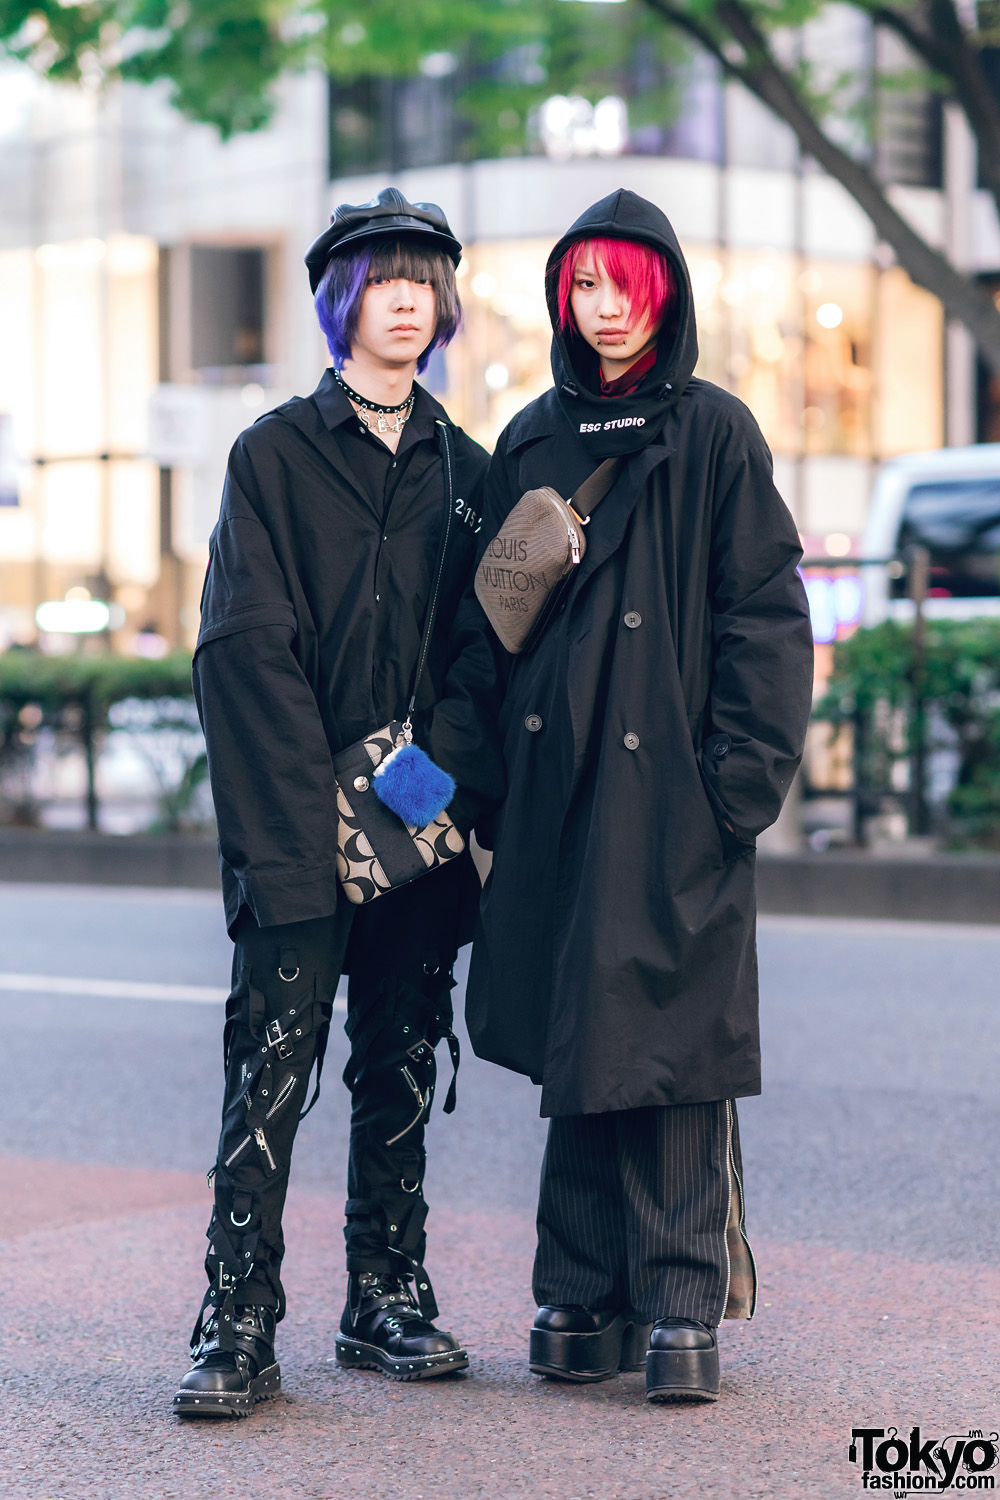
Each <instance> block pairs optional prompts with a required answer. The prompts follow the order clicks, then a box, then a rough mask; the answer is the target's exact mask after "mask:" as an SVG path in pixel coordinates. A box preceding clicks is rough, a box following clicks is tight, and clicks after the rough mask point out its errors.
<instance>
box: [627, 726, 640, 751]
mask: <svg viewBox="0 0 1000 1500" xmlns="http://www.w3.org/2000/svg"><path fill="white" fill-rule="evenodd" d="M638 748H639V736H638V735H637V734H633V733H632V731H631V729H630V730H629V732H628V734H627V735H626V736H625V749H626V750H638Z"/></svg>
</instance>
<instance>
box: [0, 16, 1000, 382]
mask: <svg viewBox="0 0 1000 1500" xmlns="http://www.w3.org/2000/svg"><path fill="white" fill-rule="evenodd" d="M846 3H847V4H848V5H850V6H851V7H853V9H855V10H856V11H861V12H863V14H864V15H865V16H866V17H868V18H869V19H870V20H871V21H873V22H874V23H875V24H876V25H877V26H878V27H881V28H882V29H884V30H885V31H888V32H891V33H892V34H893V35H894V36H895V37H896V38H897V39H898V40H899V41H900V42H901V43H902V44H903V46H904V47H905V48H906V49H907V52H908V55H909V56H910V57H911V58H912V60H913V67H912V68H909V69H906V70H903V72H901V73H900V74H898V75H897V76H896V78H895V82H896V84H898V85H900V86H906V85H907V84H908V83H909V84H912V82H913V80H914V78H916V77H917V76H918V71H917V70H919V76H920V77H921V78H922V79H923V80H924V82H925V83H928V84H930V85H932V86H933V87H935V88H937V89H938V90H940V92H941V93H942V94H943V95H945V96H946V97H947V98H948V99H949V100H951V101H953V102H955V103H957V104H958V105H960V106H961V108H962V109H963V110H964V112H965V116H966V119H967V120H968V123H969V126H970V129H971V131H972V133H973V135H974V136H975V138H976V141H977V142H978V146H979V161H980V169H981V172H982V176H983V181H984V183H985V184H986V186H987V187H988V188H989V190H990V191H991V192H992V194H993V197H994V200H995V201H996V203H997V206H998V210H1000V98H998V91H997V89H996V87H995V84H994V81H993V78H992V76H991V73H990V65H991V64H990V60H991V58H993V57H994V56H995V55H996V51H997V49H998V48H1000V0H979V3H978V4H975V5H973V6H971V7H970V6H969V5H968V4H966V3H965V0H846ZM824 9H826V5H825V4H824V0H626V3H624V4H620V5H618V4H616V5H612V4H607V5H600V4H598V5H584V4H580V3H576V0H405V3H400V0H82V3H80V4H74V3H72V0H0V53H3V52H4V51H6V53H7V54H8V55H10V56H13V57H18V58H21V59H23V60H26V61H28V62H31V63H32V64H33V65H34V66H35V67H37V68H39V69H40V70H41V71H43V72H46V73H48V74H49V75H50V76H52V77H56V78H62V79H73V78H80V77H88V78H100V77H124V78H132V79H138V80H140V81H142V82H151V81H153V80H156V79H166V80H169V82H170V84H171V86H172V97H173V100H174V102H175V104H176V105H177V106H178V108H180V109H181V110H183V112H184V113H186V114H187V115H189V116H190V117H191V118H192V119H196V120H204V121H208V122H210V123H211V124H213V125H215V126H216V127H217V129H218V130H219V131H220V133H221V134H222V135H223V136H227V135H231V134H233V133H234V132H236V131H242V130H253V129H257V128H259V127H260V126H261V125H263V124H265V123H266V122H267V120H268V119H269V118H270V116H271V113H272V111H273V107H274V106H273V94H272V85H273V83H274V81H275V80H276V78H277V77H278V75H279V74H280V73H281V72H283V71H284V70H286V69H288V68H295V67H301V66H304V65H305V64H306V63H307V62H309V61H320V62H322V64H323V65H324V66H325V67H326V68H327V69H328V70H329V71H330V73H331V74H332V75H333V76H334V77H335V78H340V79H342V80H343V81H345V82H347V81H350V80H352V79H355V78H358V77H361V76H365V75H368V76H375V77H379V76H383V77H388V76H392V75H399V74H412V73H414V72H416V71H418V70H419V69H420V68H422V67H423V68H426V67H427V66H428V63H429V61H430V60H431V59H434V58H438V59H440V58H441V56H442V55H443V54H454V55H455V56H456V57H457V58H459V59H461V60H462V61H463V63H464V64H465V65H466V66H467V67H468V70H469V78H468V84H467V87H466V88H465V90H464V92H463V94H462V96H461V97H460V100H459V106H460V108H461V109H462V110H464V111H465V112H466V114H467V118H468V120H469V124H470V133H471V134H472V135H473V136H474V137H475V142H476V150H477V152H479V153H480V154H492V153H494V152H501V153H502V152H506V151H508V150H512V149H515V148H516V146H517V143H520V144H521V146H522V147H523V144H524V139H525V123H526V119H527V115H528V113H529V111H530V109H531V107H532V105H533V104H535V103H537V102H538V101H539V99H541V98H542V97H544V96H545V95H546V94H552V93H567V92H576V93H581V94H583V95H584V96H585V97H587V98H590V99H593V98H595V97H597V96H598V95H599V94H600V93H601V92H604V91H606V86H607V81H608V80H609V79H611V77H612V76H613V75H614V73H615V71H616V69H617V68H618V67H619V66H620V63H621V61H622V59H623V58H624V57H625V56H626V55H627V54H628V53H629V52H632V53H634V49H635V46H636V44H637V42H641V43H644V44H646V45H648V46H650V47H651V48H653V49H654V50H655V51H657V52H658V53H659V55H660V56H661V57H663V56H669V55H676V49H677V45H678V39H679V38H683V39H686V41H687V42H688V43H690V42H694V43H696V44H697V45H698V46H699V47H700V48H702V49H704V50H705V51H707V52H708V53H709V54H710V55H711V56H712V57H714V58H715V60H716V62H717V63H718V66H719V67H720V69H721V70H722V72H723V73H724V74H725V75H726V76H727V77H729V78H732V79H734V80H737V81H738V82H740V83H742V84H743V85H744V87H746V88H747V89H749V90H750V91H751V92H752V93H753V94H755V95H756V96H757V98H758V99H760V100H761V101H762V102H763V103H764V104H765V105H766V106H767V107H768V108H769V109H770V110H772V111H773V112H774V113H775V114H776V115H777V116H778V118H779V119H781V120H783V121H784V122H785V123H786V124H787V125H788V126H789V127H790V128H791V130H792V131H793V132H794V134H795V136H796V137H797V139H798V142H799V145H800V147H801V148H802V151H803V153H804V154H805V155H806V156H809V157H813V158H814V159H815V160H816V161H817V162H819V164H820V165H821V166H822V167H823V168H824V169H825V170H826V171H827V172H829V173H830V175H831V176H832V177H834V178H835V179H836V180H837V181H838V182H839V183H841V185H842V186H843V187H844V188H846V190H847V191H848V192H849V193H850V194H851V196H852V197H853V198H854V199H855V200H856V202H857V203H858V204H859V205H860V206H861V208H862V209H863V210H864V211H865V213H866V214H867V215H868V216H869V218H870V219H871V221H872V223H873V225H874V227H875V231H876V233H877V234H878V236H879V238H880V239H882V240H884V241H885V243H886V244H887V245H889V246H890V247H891V248H892V250H893V251H894V252H895V254H896V257H897V258H898V260H899V263H900V265H902V266H903V268H904V269H905V270H906V271H907V272H908V274H909V275H910V276H911V278H912V279H913V280H914V281H915V282H917V283H918V285H920V286H923V287H926V288H927V289H928V290H929V291H931V292H933V293H934V295H935V296H937V297H939V298H940V299H941V302H942V303H943V304H944V307H945V311H946V313H947V315H948V317H949V318H953V319H956V320H958V321H960V322H962V323H964V324H965V325H966V327H967V328H969V330H970V331H971V332H972V334H973V336H974V338H975V339H976V342H977V344H978V346H979V349H980V351H981V353H982V355H983V357H984V359H985V360H986V361H987V363H988V364H989V365H990V366H991V367H992V369H993V370H994V371H995V372H996V373H998V374H1000V310H998V308H997V307H996V306H995V305H994V303H993V300H992V298H991V296H990V295H989V293H988V291H987V290H986V288H985V287H983V286H982V285H980V283H979V282H978V280H977V278H976V277H975V276H973V275H969V274H968V273H967V272H966V271H965V270H964V269H963V267H962V266H960V265H957V264H955V263H954V262H953V261H952V260H951V259H949V256H948V255H947V254H946V253H945V252H944V251H942V250H941V249H939V248H938V247H936V246H935V245H933V244H931V243H930V241H929V240H928V239H926V238H925V237H924V236H923V235H922V234H921V233H920V232H918V230H917V229H915V228H913V227H912V226H911V224H910V223H909V221H908V220H907V219H906V218H905V217H904V215H903V214H902V213H901V212H900V211H899V209H898V208H897V207H896V205H895V204H894V202H893V201H892V199H891V196H890V195H889V194H888V193H887V192H886V188H885V184H884V183H882V182H880V181H879V180H878V178H877V175H876V173H875V171H874V169H873V164H872V160H871V137H872V128H873V127H872V119H871V110H870V102H871V98H870V96H871V91H870V90H869V89H867V86H866V85H864V84H863V81H862V80H859V78H858V77H857V76H856V75H854V74H849V75H845V74H844V73H842V72H841V73H837V72H836V71H835V70H832V69H831V66H830V63H829V60H828V59H825V58H823V57H822V56H819V57H811V56H810V55H809V53H808V50H807V49H804V48H803V46H802V45H801V42H802V37H803V28H804V27H806V25H807V23H810V22H813V21H815V20H816V19H817V18H818V17H820V16H821V14H822V12H823V11H824ZM501 61H502V62H503V66H502V67H500V68H499V69H498V70H497V69H494V70H493V71H492V72H491V70H490V67H489V64H490V63H491V62H492V63H494V64H498V63H500V62H501ZM880 82H881V83H882V84H883V85H884V83H885V80H880ZM640 92H641V95H642V97H641V99H640V100H638V101H632V103H633V112H635V110H636V109H638V110H642V109H648V110H650V111H652V112H654V114H655V112H657V111H659V113H660V117H661V118H662V114H663V110H664V109H665V108H666V107H667V105H668V99H669V89H667V88H657V87H656V86H653V87H651V88H650V89H645V88H644V89H643V90H641V91H640Z"/></svg>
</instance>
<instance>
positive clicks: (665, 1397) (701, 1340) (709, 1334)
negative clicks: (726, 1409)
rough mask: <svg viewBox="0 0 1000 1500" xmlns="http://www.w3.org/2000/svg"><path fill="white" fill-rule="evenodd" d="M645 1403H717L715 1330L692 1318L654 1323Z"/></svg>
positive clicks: (717, 1357)
mask: <svg viewBox="0 0 1000 1500" xmlns="http://www.w3.org/2000/svg"><path fill="white" fill-rule="evenodd" d="M646 1399H647V1400H648V1401H718V1399H719V1345H718V1343H717V1341H716V1337H715V1329H714V1328H709V1327H708V1325H707V1323H696V1322H695V1321H694V1319H693V1318H661V1319H660V1321H659V1322H658V1323H654V1325H653V1331H652V1333H651V1334H650V1337H649V1352H648V1353H647V1355H646Z"/></svg>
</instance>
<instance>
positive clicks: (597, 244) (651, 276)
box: [558, 240, 674, 329]
mask: <svg viewBox="0 0 1000 1500" xmlns="http://www.w3.org/2000/svg"><path fill="white" fill-rule="evenodd" d="M588 250H589V251H591V252H592V253H593V254H594V255H595V256H596V258H597V259H598V260H599V261H600V262H601V265H602V266H603V267H604V269H605V271H607V273H608V275H609V276H610V277H611V280H612V281H613V282H614V283H615V285H616V286H617V287H619V288H620V289H621V290H622V291H623V292H624V293H625V295H626V296H627V297H628V299H629V303H630V305H631V309H632V312H633V313H634V315H635V316H636V317H638V318H643V319H645V318H646V317H648V318H649V320H650V322H653V323H655V322H657V321H658V320H659V319H660V318H662V316H663V313H664V311H665V310H666V307H667V304H668V303H669V301H670V299H671V298H672V297H673V295H674V278H673V275H672V274H671V270H670V266H669V265H668V263H667V260H666V257H665V256H663V255H660V254H658V252H657V251H656V250H654V249H653V248H652V246H651V245H644V244H643V243H642V242H641V241H640V240H577V242H576V243H575V244H574V245H570V247H569V249H568V250H567V251H566V254H565V255H564V256H563V258H562V260H561V261H560V262H559V291H558V298H559V325H560V327H561V328H563V329H571V328H573V327H574V323H573V312H572V309H571V307H570V300H569V299H570V295H571V293H572V291H573V276H574V273H575V271H576V268H577V266H578V265H579V263H580V261H581V259H582V258H583V256H584V254H585V252H586V251H588Z"/></svg>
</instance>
